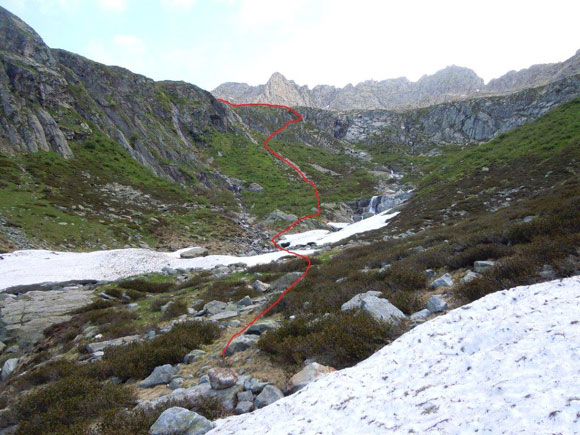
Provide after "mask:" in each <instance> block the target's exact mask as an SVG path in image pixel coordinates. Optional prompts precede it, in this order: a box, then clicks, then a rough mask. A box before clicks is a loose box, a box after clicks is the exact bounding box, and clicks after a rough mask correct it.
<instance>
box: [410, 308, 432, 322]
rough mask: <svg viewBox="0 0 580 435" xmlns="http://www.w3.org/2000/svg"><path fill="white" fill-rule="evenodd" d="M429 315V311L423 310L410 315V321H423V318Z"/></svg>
mask: <svg viewBox="0 0 580 435" xmlns="http://www.w3.org/2000/svg"><path fill="white" fill-rule="evenodd" d="M430 314H431V311H429V310H428V309H427V308H425V309H423V310H421V311H417V312H416V313H413V314H411V316H410V319H411V320H418V319H424V318H425V317H427V316H429V315H430Z"/></svg>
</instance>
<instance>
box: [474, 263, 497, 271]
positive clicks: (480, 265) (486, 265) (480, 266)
mask: <svg viewBox="0 0 580 435" xmlns="http://www.w3.org/2000/svg"><path fill="white" fill-rule="evenodd" d="M494 264H495V261H476V262H475V263H473V268H474V269H475V271H476V272H477V273H483V272H485V271H486V270H487V269H489V268H490V267H493V266H494Z"/></svg>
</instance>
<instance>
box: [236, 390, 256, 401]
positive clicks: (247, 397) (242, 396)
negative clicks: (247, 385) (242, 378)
mask: <svg viewBox="0 0 580 435" xmlns="http://www.w3.org/2000/svg"><path fill="white" fill-rule="evenodd" d="M244 401H246V402H253V401H254V395H253V394H252V392H251V391H240V392H239V393H238V402H244Z"/></svg>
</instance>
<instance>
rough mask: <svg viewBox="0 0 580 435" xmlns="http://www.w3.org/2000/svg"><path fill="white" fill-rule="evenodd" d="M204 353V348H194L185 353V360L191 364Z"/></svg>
mask: <svg viewBox="0 0 580 435" xmlns="http://www.w3.org/2000/svg"><path fill="white" fill-rule="evenodd" d="M203 355H205V351H204V350H201V349H195V350H192V351H191V352H189V353H188V354H187V355H185V357H184V358H183V362H184V363H185V364H191V363H192V362H195V361H197V360H198V359H200V358H201V357H202V356H203Z"/></svg>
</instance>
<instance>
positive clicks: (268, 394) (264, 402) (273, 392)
mask: <svg viewBox="0 0 580 435" xmlns="http://www.w3.org/2000/svg"><path fill="white" fill-rule="evenodd" d="M283 397H284V394H283V393H282V391H280V389H279V388H276V387H275V386H274V385H266V386H265V387H264V389H263V390H262V392H261V393H260V394H258V396H257V397H256V400H254V404H255V405H256V408H263V407H264V406H268V405H271V404H272V403H274V402H276V401H277V400H280V399H281V398H283Z"/></svg>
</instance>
